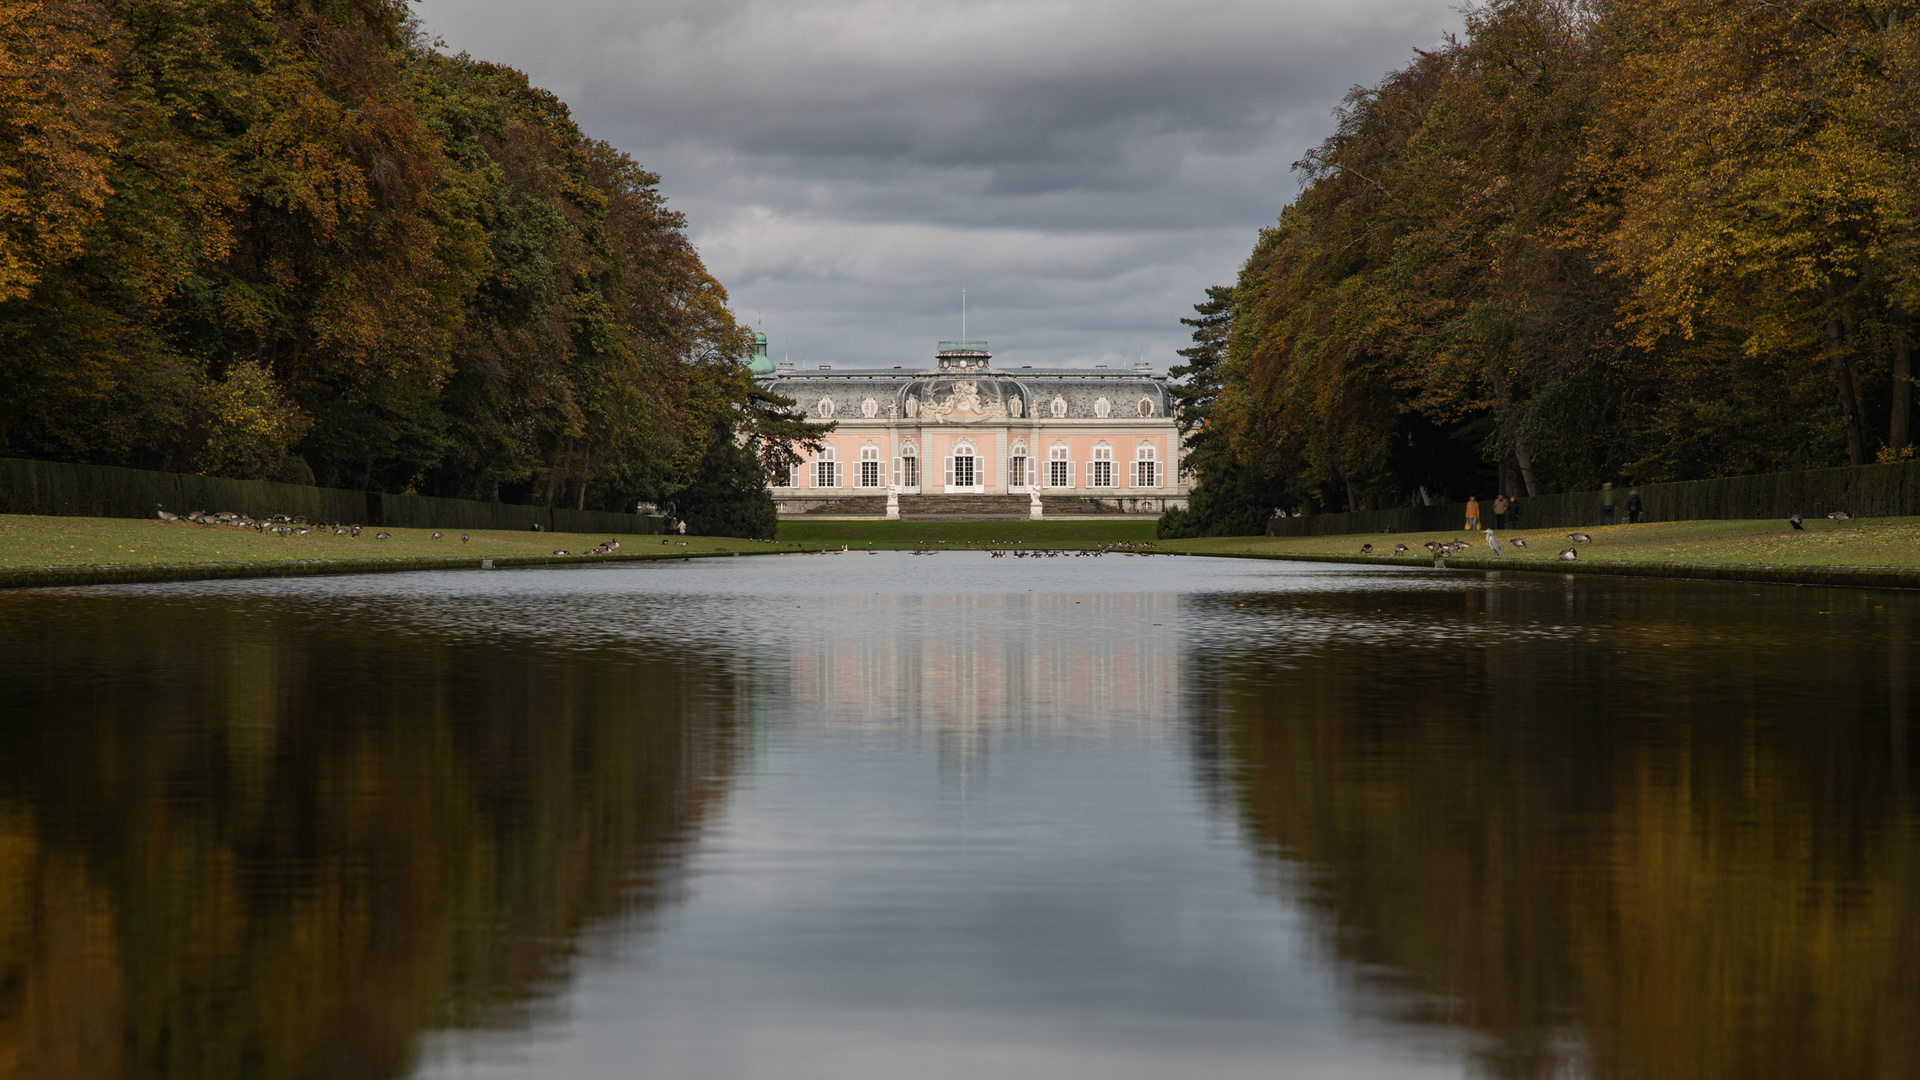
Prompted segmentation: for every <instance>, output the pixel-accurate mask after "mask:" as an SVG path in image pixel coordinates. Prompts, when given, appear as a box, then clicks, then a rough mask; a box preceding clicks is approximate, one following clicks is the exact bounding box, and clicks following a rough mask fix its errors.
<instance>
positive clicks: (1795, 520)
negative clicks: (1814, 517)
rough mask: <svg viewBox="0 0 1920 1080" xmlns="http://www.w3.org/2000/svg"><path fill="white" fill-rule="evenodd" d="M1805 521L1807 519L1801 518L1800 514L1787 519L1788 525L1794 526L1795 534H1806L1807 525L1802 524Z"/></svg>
mask: <svg viewBox="0 0 1920 1080" xmlns="http://www.w3.org/2000/svg"><path fill="white" fill-rule="evenodd" d="M1805 520H1806V519H1805V518H1803V517H1801V516H1800V515H1799V514H1795V515H1793V516H1792V517H1790V518H1788V519H1787V524H1789V525H1791V526H1793V531H1794V532H1805V531H1806V530H1807V527H1806V526H1805V525H1802V524H1800V523H1801V522H1802V521H1805Z"/></svg>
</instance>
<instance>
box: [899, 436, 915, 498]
mask: <svg viewBox="0 0 1920 1080" xmlns="http://www.w3.org/2000/svg"><path fill="white" fill-rule="evenodd" d="M893 482H894V483H896V484H898V485H900V486H901V487H903V488H917V487H919V486H920V448H919V447H917V446H915V445H914V442H913V440H912V439H908V440H907V441H906V442H904V443H902V444H901V445H900V456H899V457H897V458H894V459H893Z"/></svg>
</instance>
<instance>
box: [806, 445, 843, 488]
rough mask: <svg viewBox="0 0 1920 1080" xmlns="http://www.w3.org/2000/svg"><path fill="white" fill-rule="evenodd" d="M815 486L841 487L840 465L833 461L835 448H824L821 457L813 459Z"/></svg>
mask: <svg viewBox="0 0 1920 1080" xmlns="http://www.w3.org/2000/svg"><path fill="white" fill-rule="evenodd" d="M813 486H814V487H823V488H830V487H839V486H840V463H839V462H837V461H835V460H833V447H831V446H827V447H822V448H821V450H820V455H819V456H818V457H816V458H814V459H813Z"/></svg>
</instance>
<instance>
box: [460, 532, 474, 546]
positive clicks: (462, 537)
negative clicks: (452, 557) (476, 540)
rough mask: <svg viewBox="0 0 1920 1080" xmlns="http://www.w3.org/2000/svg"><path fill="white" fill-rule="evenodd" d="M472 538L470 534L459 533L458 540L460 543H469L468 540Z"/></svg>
mask: <svg viewBox="0 0 1920 1080" xmlns="http://www.w3.org/2000/svg"><path fill="white" fill-rule="evenodd" d="M472 540H473V536H472V535H471V534H469V533H461V534H460V542H461V543H463V544H465V543H470V542H471V541H472Z"/></svg>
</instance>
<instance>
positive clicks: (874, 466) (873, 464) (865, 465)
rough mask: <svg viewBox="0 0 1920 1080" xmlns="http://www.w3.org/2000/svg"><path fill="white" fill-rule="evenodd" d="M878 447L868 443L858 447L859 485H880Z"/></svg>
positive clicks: (868, 486)
mask: <svg viewBox="0 0 1920 1080" xmlns="http://www.w3.org/2000/svg"><path fill="white" fill-rule="evenodd" d="M880 482H881V481H880V448H879V447H877V446H875V445H873V444H872V443H868V444H867V445H865V446H863V447H861V448H860V486H861V487H865V488H877V487H879V486H880Z"/></svg>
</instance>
